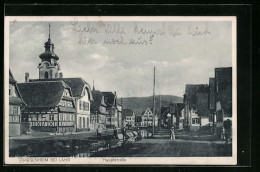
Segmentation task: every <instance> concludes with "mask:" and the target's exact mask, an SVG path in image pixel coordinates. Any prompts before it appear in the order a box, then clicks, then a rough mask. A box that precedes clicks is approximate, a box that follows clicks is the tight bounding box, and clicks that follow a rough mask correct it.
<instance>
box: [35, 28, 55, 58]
mask: <svg viewBox="0 0 260 172" xmlns="http://www.w3.org/2000/svg"><path fill="white" fill-rule="evenodd" d="M50 27H51V26H50V24H49V38H48V41H47V42H45V44H44V47H45V52H44V53H42V54H41V55H40V56H39V57H40V58H41V59H42V60H48V61H49V60H50V59H55V60H59V57H58V56H57V55H56V54H55V53H54V44H53V43H52V42H51V36H50Z"/></svg>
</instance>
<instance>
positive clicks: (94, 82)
mask: <svg viewBox="0 0 260 172" xmlns="http://www.w3.org/2000/svg"><path fill="white" fill-rule="evenodd" d="M93 91H95V81H94V80H93Z"/></svg>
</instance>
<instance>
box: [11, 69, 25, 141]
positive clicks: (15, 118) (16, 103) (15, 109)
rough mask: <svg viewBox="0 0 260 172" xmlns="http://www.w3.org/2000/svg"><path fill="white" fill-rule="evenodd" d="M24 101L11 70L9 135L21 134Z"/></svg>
mask: <svg viewBox="0 0 260 172" xmlns="http://www.w3.org/2000/svg"><path fill="white" fill-rule="evenodd" d="M22 105H24V102H23V101H22V99H21V96H20V92H19V90H18V88H17V82H16V80H15V79H14V77H13V74H12V73H11V71H10V70H9V136H10V137H12V136H20V135H21V133H22V126H21V106H22Z"/></svg>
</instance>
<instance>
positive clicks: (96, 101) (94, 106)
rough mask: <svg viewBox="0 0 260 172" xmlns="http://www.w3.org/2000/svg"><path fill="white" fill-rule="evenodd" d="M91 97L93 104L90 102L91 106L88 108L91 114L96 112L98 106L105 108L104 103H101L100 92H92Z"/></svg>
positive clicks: (101, 95)
mask: <svg viewBox="0 0 260 172" xmlns="http://www.w3.org/2000/svg"><path fill="white" fill-rule="evenodd" d="M92 96H93V102H91V106H90V111H91V112H95V111H98V110H99V108H100V106H104V107H106V106H107V105H106V104H105V102H103V101H104V99H103V94H102V92H101V91H98V90H95V91H92Z"/></svg>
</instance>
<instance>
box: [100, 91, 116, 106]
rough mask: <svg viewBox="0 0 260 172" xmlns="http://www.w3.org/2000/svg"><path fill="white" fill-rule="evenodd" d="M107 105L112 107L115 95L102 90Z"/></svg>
mask: <svg viewBox="0 0 260 172" xmlns="http://www.w3.org/2000/svg"><path fill="white" fill-rule="evenodd" d="M102 94H103V95H104V100H105V103H106V105H107V107H112V106H114V105H115V103H116V95H115V94H114V93H112V92H102Z"/></svg>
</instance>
